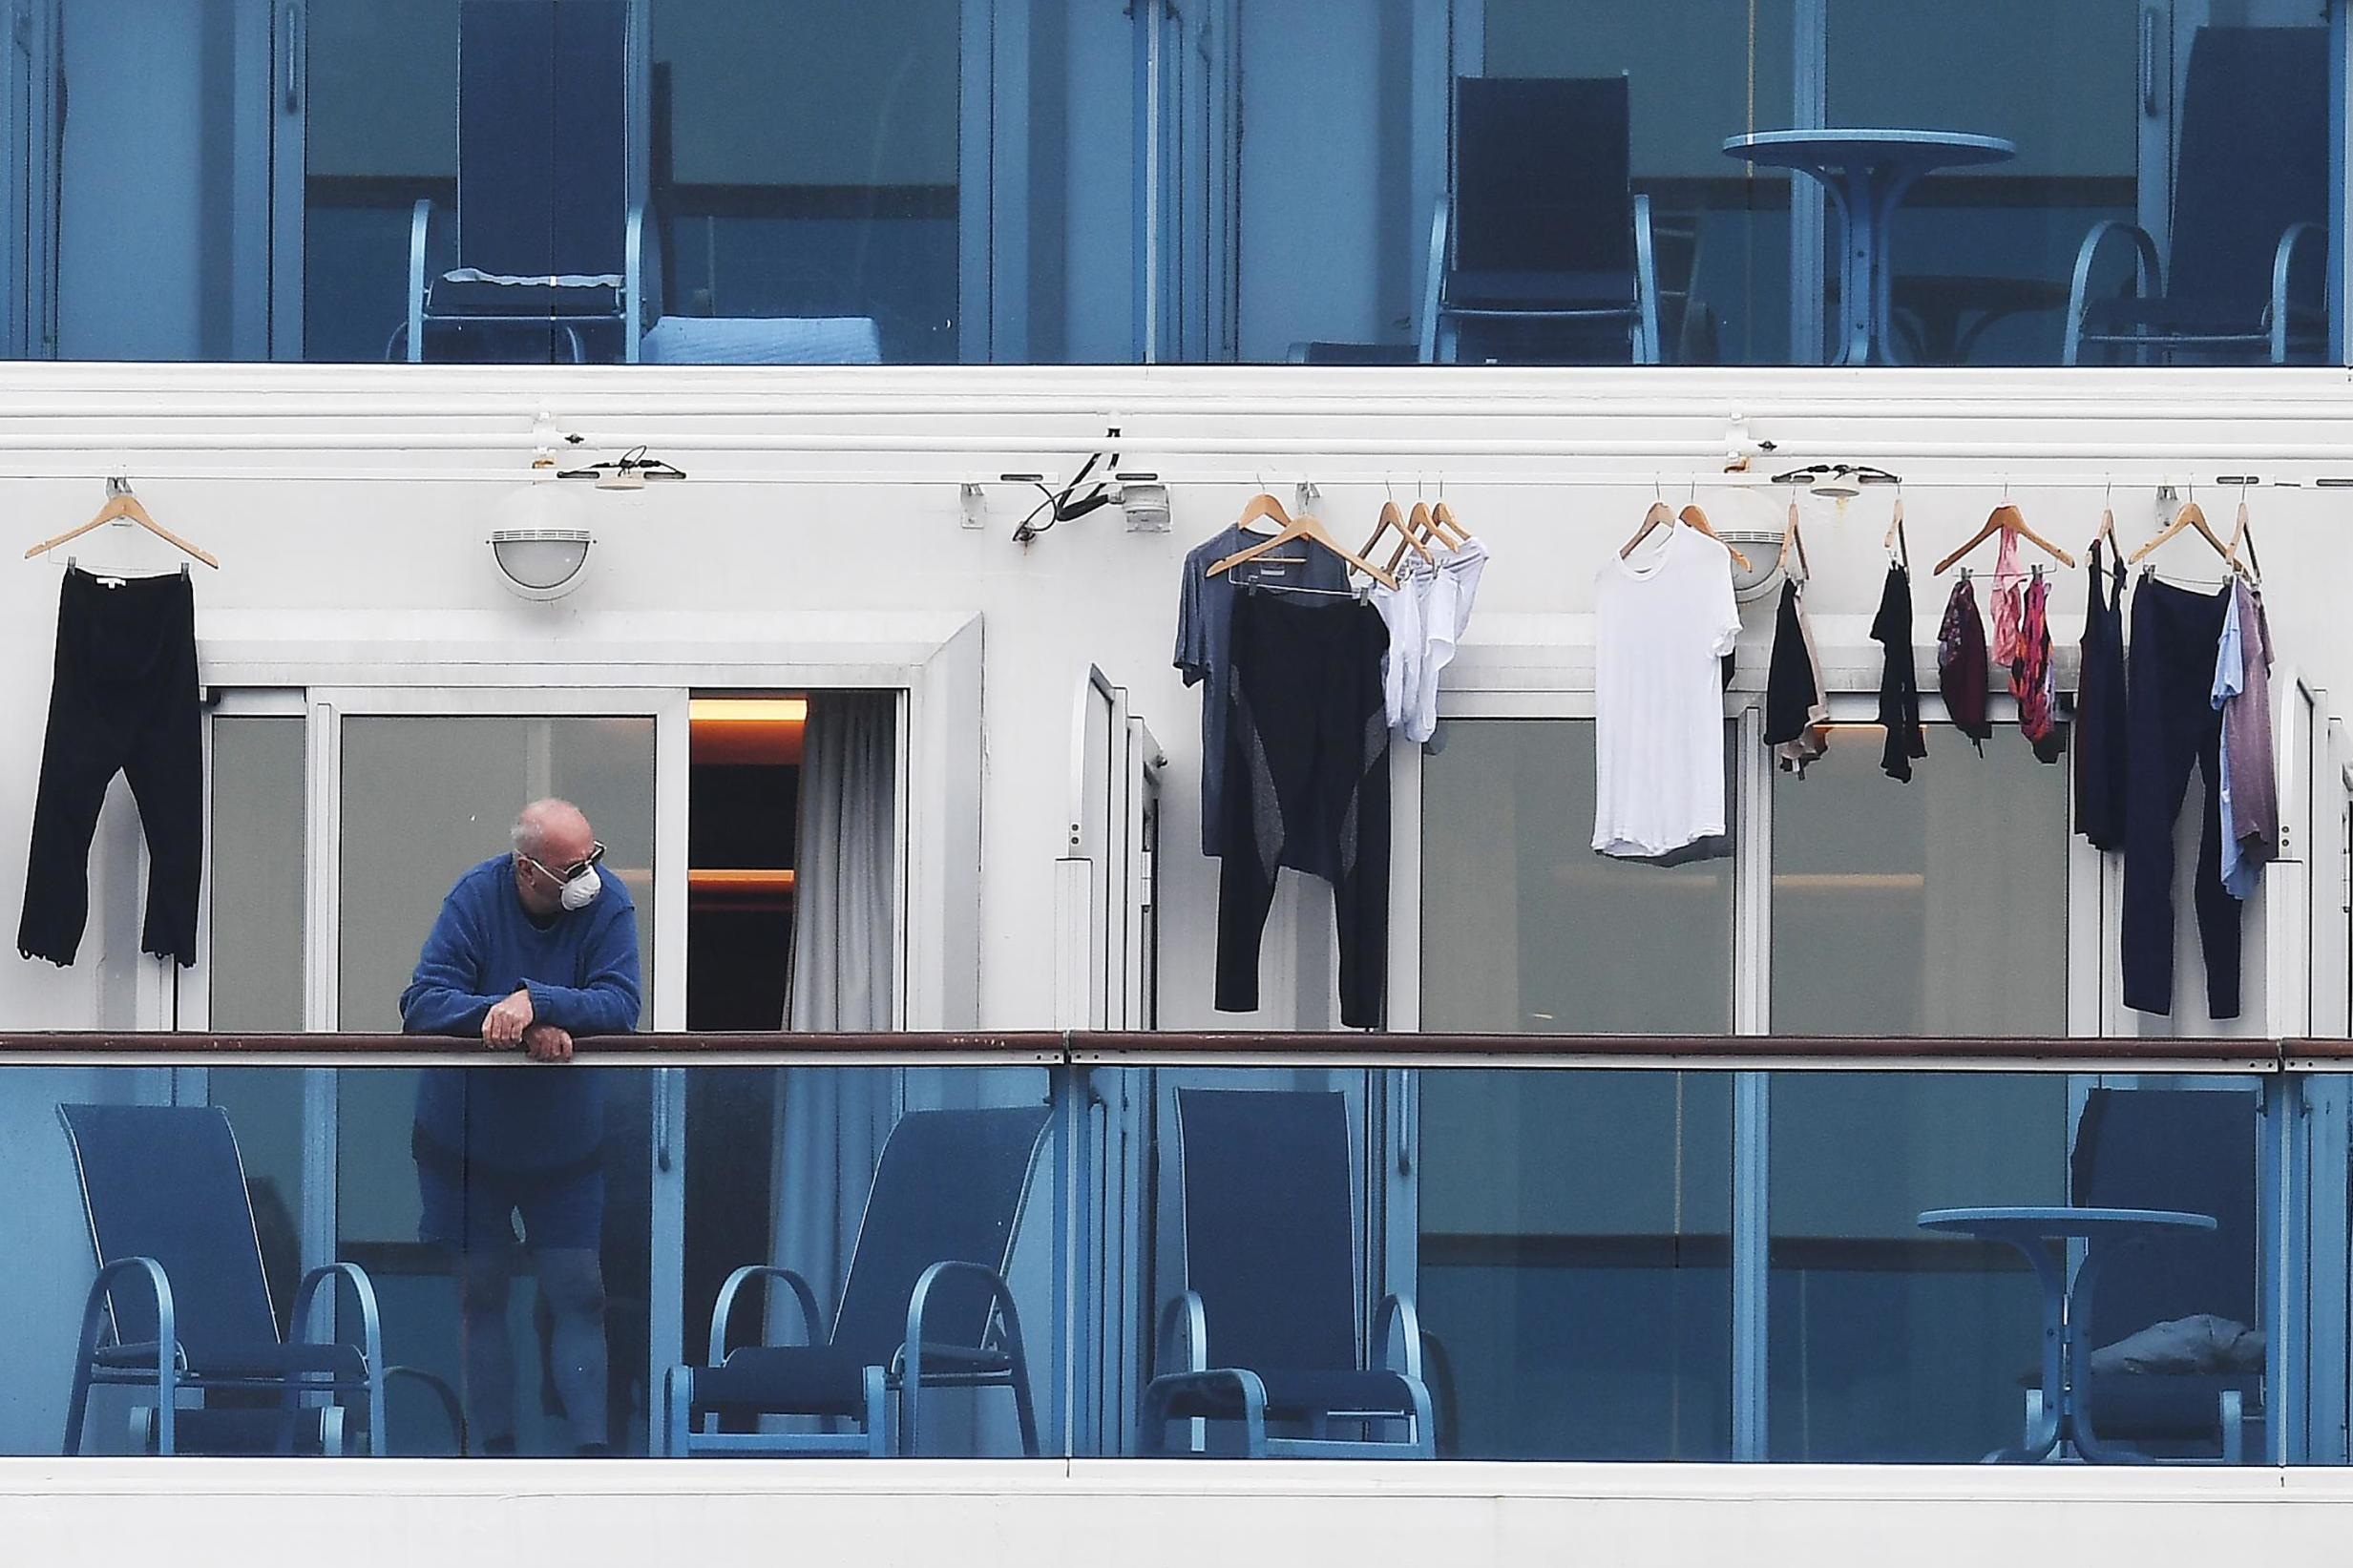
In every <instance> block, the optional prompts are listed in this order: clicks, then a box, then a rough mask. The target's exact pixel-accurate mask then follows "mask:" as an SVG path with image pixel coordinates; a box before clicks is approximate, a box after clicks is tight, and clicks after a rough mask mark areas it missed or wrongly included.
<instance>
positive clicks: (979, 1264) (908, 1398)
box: [662, 1105, 1051, 1458]
mask: <svg viewBox="0 0 2353 1568" xmlns="http://www.w3.org/2000/svg"><path fill="white" fill-rule="evenodd" d="M1050 1114H1051V1113H1050V1112H1049V1111H1048V1109H1047V1108H1046V1107H1045V1106H1042V1105H1034V1106H1017V1107H1012V1108H1009V1109H1001V1110H982V1111H910V1112H908V1113H907V1115H905V1116H903V1117H901V1118H900V1119H899V1120H898V1124H897V1125H896V1126H894V1127H893V1128H892V1129H891V1137H890V1139H889V1140H888V1141H887V1142H885V1143H884V1144H883V1149H882V1160H881V1161H880V1163H879V1164H878V1166H877V1167H876V1169H875V1171H874V1185H873V1187H872V1190H871V1191H870V1192H869V1193H868V1194H867V1200H866V1213H865V1216H864V1217H863V1218H862V1219H861V1220H860V1221H859V1223H858V1241H857V1245H856V1246H855V1247H854V1248H853V1249H852V1250H851V1257H850V1268H849V1272H848V1274H847V1275H846V1276H845V1277H844V1279H843V1281H842V1299H841V1306H840V1309H839V1310H838V1311H837V1312H836V1313H835V1314H834V1318H833V1332H832V1333H831V1334H830V1335H823V1332H822V1328H821V1326H820V1323H819V1319H818V1311H817V1297H816V1293H815V1292H814V1291H813V1290H811V1289H810V1288H809V1282H808V1281H807V1280H806V1279H804V1278H802V1277H801V1276H800V1275H799V1274H797V1273H795V1272H793V1271H792V1270H791V1269H789V1268H785V1267H780V1266H773V1265H760V1264H751V1265H746V1266H744V1267H742V1268H739V1269H737V1270H736V1271H735V1272H734V1273H732V1274H729V1275H728V1276H727V1279H726V1283H725V1285H723V1286H720V1289H719V1300H718V1301H717V1302H716V1303H715V1304H714V1305H713V1306H712V1307H711V1338H710V1359H709V1361H708V1363H707V1364H705V1365H704V1366H701V1367H683V1366H682V1367H673V1368H671V1369H670V1373H669V1376H668V1377H667V1378H666V1379H665V1380H664V1383H663V1388H662V1406H663V1421H662V1432H663V1443H662V1452H663V1453H666V1454H670V1455H673V1456H681V1455H687V1454H698V1453H851V1454H871V1455H873V1456H875V1457H880V1456H882V1455H885V1454H888V1453H921V1452H922V1449H921V1434H920V1431H919V1427H918V1421H919V1417H920V1411H921V1395H922V1394H923V1392H924V1391H925V1390H935V1389H994V1388H1009V1389H1011V1390H1013V1405H1014V1412H1015V1414H1016V1416H1017V1417H1018V1419H1019V1422H1020V1427H1021V1452H1022V1453H1025V1454H1028V1455H1029V1456H1031V1457H1033V1458H1035V1457H1036V1456H1037V1453H1038V1418H1037V1414H1036V1412H1035V1410H1034V1408H1033V1407H1032V1404H1031V1400H1030V1386H1029V1363H1028V1359H1027V1357H1026V1356H1025V1355H1024V1353H1023V1351H1022V1348H1021V1320H1020V1317H1019V1314H1018V1313H1017V1312H1016V1311H1015V1309H1014V1303H1013V1291H1012V1288H1011V1287H1010V1286H1007V1285H1006V1283H1005V1269H1006V1265H1007V1264H1008V1262H1009V1260H1010V1259H1011V1256H1012V1253H1013V1244H1014V1236H1015V1233H1016V1232H1017V1231H1018V1230H1019V1226H1020V1217H1021V1206H1022V1203H1023V1201H1024V1199H1025V1197H1026V1196H1027V1193H1028V1190H1029V1181H1030V1173H1031V1171H1032V1169H1033V1168H1034V1167H1035V1166H1036V1164H1037V1162H1038V1151H1039V1149H1040V1147H1041V1146H1042V1144H1043V1141H1044V1137H1045V1130H1046V1123H1047V1119H1048V1117H1049V1116H1050ZM755 1278H758V1279H767V1280H775V1281H781V1282H782V1283H783V1284H784V1285H785V1286H788V1288H789V1289H790V1290H791V1291H792V1295H793V1298H794V1299H795V1300H796V1301H798V1302H799V1303H800V1307H801V1322H802V1325H803V1328H804V1331H805V1334H806V1339H805V1342H804V1343H802V1344H799V1345H750V1346H742V1347H739V1348H736V1349H734V1350H732V1351H730V1350H728V1349H727V1348H726V1333H727V1315H728V1312H729V1310H730V1309H731V1308H732V1307H734V1305H735V1297H736V1292H737V1291H739V1290H740V1289H742V1288H743V1286H745V1285H746V1283H747V1282H749V1281H751V1280H753V1279H755ZM893 1394H895V1395H896V1396H897V1405H898V1409H897V1414H898V1420H897V1423H896V1424H897V1429H898V1440H897V1442H896V1443H895V1444H893V1441H892V1425H893V1423H892V1421H891V1419H890V1417H891V1406H890V1402H891V1397H892V1395H893ZM764 1415H813V1416H824V1417H827V1418H828V1420H827V1425H828V1427H829V1428H830V1427H831V1426H832V1425H833V1423H834V1422H835V1421H838V1420H843V1419H847V1420H850V1421H851V1422H854V1423H856V1424H857V1428H858V1430H856V1431H854V1432H837V1431H826V1432H719V1431H717V1430H716V1427H717V1425H718V1421H719V1419H720V1418H721V1417H735V1418H739V1419H744V1418H756V1417H759V1416H764ZM698 1424H700V1426H701V1429H702V1430H700V1431H698V1430H696V1428H697V1426H698Z"/></svg>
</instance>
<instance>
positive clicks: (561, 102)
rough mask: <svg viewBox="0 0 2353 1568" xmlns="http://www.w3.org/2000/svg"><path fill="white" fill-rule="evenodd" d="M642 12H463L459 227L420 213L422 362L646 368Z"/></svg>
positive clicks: (560, 5)
mask: <svg viewBox="0 0 2353 1568" xmlns="http://www.w3.org/2000/svg"><path fill="white" fill-rule="evenodd" d="M631 10H632V6H631V4H630V0H464V3H463V4H462V5H461V6H460V8H459V11H458V62H457V65H458V86H457V212H456V215H455V218H456V221H455V224H454V228H453V232H451V233H447V234H441V235H436V233H435V224H434V221H433V219H434V213H433V204H432V202H431V201H430V200H427V201H419V202H418V203H417V204H416V205H415V207H414V208H413V209H412V210H411V212H410V222H409V319H408V322H407V324H406V325H405V327H404V328H403V330H402V332H401V333H399V334H396V338H399V339H402V340H405V344H406V348H407V353H408V358H409V359H410V361H411V362H412V363H413V362H416V361H420V360H423V359H426V358H428V357H429V350H430V357H431V358H436V359H441V358H467V359H495V360H507V361H512V360H515V359H526V360H532V361H545V360H555V359H558V358H561V359H568V360H570V361H572V362H574V363H576V364H577V363H580V362H582V361H586V360H590V359H601V360H616V359H619V360H626V361H628V362H630V363H632V364H634V363H636V361H637V358H638V335H639V332H640V329H641V321H640V316H641V311H642V308H643V304H642V300H641V286H640V281H641V278H642V277H643V272H644V266H643V244H644V240H643V229H644V215H643V211H642V208H641V205H640V204H639V202H638V201H636V200H635V199H633V186H634V181H633V179H632V162H633V159H634V157H636V154H635V151H634V149H633V145H632V138H631V136H630V135H629V123H630V105H631V102H632V101H633V98H634V94H633V92H632V84H631V81H630V73H629V29H630V14H631ZM445 225H446V220H445ZM435 257H438V258H439V259H440V261H439V264H436V263H435V261H433V258H435Z"/></svg>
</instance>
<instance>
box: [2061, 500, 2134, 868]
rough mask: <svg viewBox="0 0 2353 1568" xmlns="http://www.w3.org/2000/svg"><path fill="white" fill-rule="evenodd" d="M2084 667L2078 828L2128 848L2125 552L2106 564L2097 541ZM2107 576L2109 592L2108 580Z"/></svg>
mask: <svg viewBox="0 0 2353 1568" xmlns="http://www.w3.org/2000/svg"><path fill="white" fill-rule="evenodd" d="M2090 578H2091V596H2090V600H2089V601H2088V607H2087V608H2086V610H2085V611H2084V640H2083V669H2082V673H2081V674H2080V675H2079V676H2077V678H2076V682H2075V725H2074V728H2075V831H2077V832H2078V833H2081V834H2082V835H2083V836H2084V837H2085V838H2087V839H2090V841H2091V844H2092V847H2094V848H2099V849H2121V848H2123V847H2124V843H2125V837H2124V830H2125V824H2126V822H2127V821H2128V818H2127V816H2126V811H2125V802H2126V797H2127V794H2128V788H2127V781H2128V779H2129V778H2130V773H2129V771H2128V760H2129V752H2128V746H2127V742H2126V735H2127V728H2126V725H2127V720H2126V703H2125V676H2124V556H2123V554H2122V553H2121V552H2119V553H2117V554H2116V555H2115V556H2114V557H2113V559H2112V560H2111V565H2110V569H2109V570H2106V571H2103V570H2102V568H2101V566H2100V541H2098V540H2097V539H2094V540H2093V541H2092V542H2091V570H2090ZM2103 578H2105V579H2106V583H2105V592H2103V582H2102V579H2103Z"/></svg>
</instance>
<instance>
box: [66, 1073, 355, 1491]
mask: <svg viewBox="0 0 2353 1568" xmlns="http://www.w3.org/2000/svg"><path fill="white" fill-rule="evenodd" d="M57 1115H58V1118H59V1119H61V1120H62V1121H64V1123H65V1131H66V1139H67V1141H68V1142H69V1143H70V1144H71V1145H72V1146H73V1150H74V1168H75V1170H76V1171H77V1172H78V1173H79V1175H80V1178H81V1184H82V1202H83V1203H84V1204H85V1206H86V1207H87V1208H88V1210H89V1214H90V1237H91V1242H92V1244H93V1245H94V1246H95V1249H96V1252H97V1261H98V1274H97V1278H96V1279H95V1280H93V1281H92V1282H91V1286H90V1295H89V1297H88V1299H87V1301H86V1302H85V1303H84V1305H83V1307H82V1335H81V1348H80V1353H79V1355H78V1356H77V1357H76V1358H75V1361H74V1391H73V1395H72V1399H71V1402H70V1403H69V1405H68V1407H67V1412H66V1429H65V1452H66V1453H69V1454H71V1453H80V1452H81V1443H82V1422H83V1417H84V1416H85V1414H86V1413H87V1411H88V1407H89V1403H90V1390H91V1389H92V1388H94V1387H130V1388H137V1389H142V1390H152V1391H153V1393H154V1395H155V1403H154V1404H153V1405H152V1406H142V1407H140V1408H139V1409H138V1410H137V1411H136V1412H135V1413H134V1416H133V1431H134V1433H135V1436H136V1437H137V1439H138V1440H139V1441H140V1443H141V1446H142V1447H151V1448H152V1449H153V1450H154V1451H155V1452H157V1453H175V1452H204V1453H338V1452H340V1451H341V1450H342V1448H343V1432H344V1419H343V1418H344V1411H343V1408H342V1407H343V1406H344V1405H345V1404H346V1403H347V1401H349V1400H351V1399H354V1398H356V1399H357V1401H358V1402H359V1403H360V1405H361V1422H360V1424H361V1425H363V1426H364V1428H365V1430H366V1432H367V1433H368V1453H384V1452H385V1445H384V1336H383V1331H382V1328H381V1325H380V1323H379V1320H378V1318H377V1315H376V1292H375V1287H374V1286H373V1285H372V1284H370V1282H369V1281H368V1275H367V1273H366V1271H365V1270H363V1269H362V1268H361V1267H360V1266H359V1265H357V1264H340V1263H339V1264H326V1265H323V1266H321V1267H318V1268H314V1269H312V1270H311V1271H310V1272H309V1273H307V1274H305V1275H304V1276H303V1281H302V1284H301V1286H299V1287H298V1288H297V1289H296V1290H295V1292H294V1306H293V1311H292V1313H291V1315H290V1319H289V1321H290V1322H291V1323H292V1324H293V1325H294V1326H295V1327H296V1328H298V1329H299V1328H300V1327H301V1326H302V1325H303V1324H305V1323H306V1322H307V1321H308V1320H309V1315H310V1307H311V1299H312V1297H313V1296H314V1295H316V1294H317V1292H318V1289H319V1287H320V1286H323V1285H326V1284H327V1283H328V1282H330V1281H332V1280H335V1279H338V1278H341V1279H344V1280H347V1281H348V1282H349V1283H350V1286H351V1292H352V1294H353V1295H354V1296H355V1297H356V1298H357V1299H358V1302H359V1311H360V1339H361V1343H360V1344H359V1345H358V1346H351V1345H345V1344H326V1345H310V1344H302V1343H288V1342H285V1341H282V1340H281V1339H280V1338H279V1335H278V1320H277V1318H276V1317H275V1316H274V1315H272V1313H271V1310H270V1297H269V1287H268V1285H267V1283H266V1281H265V1278H264V1276H263V1271H262V1246H261V1243H260V1242H259V1241H258V1240H257V1239H256V1237H255V1234H254V1227H253V1208H252V1205H251V1203H250V1202H248V1200H247V1198H246V1196H245V1171H244V1164H243V1162H242V1160H240V1159H239V1158H238V1153H237V1139H236V1136H235V1135H234V1134H233V1133H231V1132H230V1130H229V1119H228V1114H227V1113H226V1112H224V1111H222V1110H221V1109H220V1108H219V1107H217V1106H205V1105H60V1106H58V1107H57ZM184 1390H195V1391H197V1392H199V1393H200V1394H203V1395H205V1396H207V1397H206V1401H205V1404H206V1408H201V1409H190V1410H182V1409H179V1395H180V1393H181V1392H182V1391H184ZM219 1390H242V1391H241V1392H239V1393H235V1394H232V1395H231V1396H230V1397H229V1398H227V1399H223V1400H221V1401H218V1402H216V1401H214V1400H212V1399H211V1398H210V1397H209V1396H210V1395H211V1394H213V1393H214V1392H216V1391H219ZM254 1390H263V1391H266V1392H269V1393H274V1394H276V1395H278V1396H279V1397H278V1399H277V1400H276V1402H275V1404H274V1405H273V1403H272V1402H271V1401H269V1400H266V1399H262V1398H259V1397H257V1396H256V1393H255V1392H254ZM320 1399H324V1400H325V1401H326V1404H325V1405H324V1406H322V1405H319V1404H316V1403H313V1401H316V1400H320Z"/></svg>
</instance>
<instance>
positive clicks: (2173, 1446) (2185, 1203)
mask: <svg viewBox="0 0 2353 1568" xmlns="http://www.w3.org/2000/svg"><path fill="white" fill-rule="evenodd" d="M2256 1115H2257V1103H2256V1097H2255V1095H2254V1094H2253V1093H2251V1092H2247V1091H2241V1090H2222V1089H2196V1090H2193V1089H2094V1090H2091V1091H2090V1094H2089V1095H2088V1096H2087V1097H2086V1098H2085V1101H2084V1110H2083V1117H2082V1119H2081V1120H2080V1121H2079V1122H2078V1123H2077V1124H2076V1132H2075V1147H2074V1151H2073V1155H2072V1159H2071V1176H2072V1183H2071V1185H2072V1191H2073V1195H2074V1199H2073V1201H2074V1202H2076V1203H2078V1204H2083V1205H2089V1206H2096V1207H2107V1208H2156V1209H2180V1210H2184V1211H2187V1212H2189V1213H2192V1214H2211V1215H2213V1216H2214V1217H2215V1220H2216V1228H2215V1229H2214V1230H2211V1231H2184V1232H2180V1233H2170V1232H2169V1233H2167V1234H2165V1235H2162V1236H2157V1237H2153V1238H2152V1239H2151V1240H2149V1241H2146V1242H2143V1243H2141V1244H2138V1245H2135V1246H2131V1247H2126V1248H2122V1249H2120V1250H2118V1251H2116V1252H2114V1253H2113V1254H2111V1256H2110V1258H2109V1260H2108V1261H2107V1262H2106V1263H2105V1264H2104V1265H2102V1270H2101V1274H2100V1282H2099V1290H2098V1292H2097V1293H2096V1295H2095V1297H2094V1299H2093V1300H2092V1302H2091V1304H2090V1305H2091V1312H2090V1325H2089V1333H2088V1335H2087V1339H2088V1342H2089V1343H2090V1345H2091V1346H2092V1347H2093V1350H2092V1365H2091V1367H2090V1369H2089V1377H2090V1387H2089V1395H2088V1399H2087V1401H2086V1404H2087V1408H2088V1409H2089V1410H2090V1415H2091V1424H2092V1430H2094V1431H2095V1432H2098V1433H2099V1434H2100V1437H2101V1439H2102V1441H2103V1442H2106V1443H2109V1444H2111V1445H2114V1446H2117V1447H2120V1448H2123V1449H2126V1450H2130V1451H2132V1453H2138V1454H2141V1455H2145V1456H2149V1457H2163V1458H2172V1459H2194V1458H2205V1459H2210V1460H2219V1461H2221V1462H2223V1463H2226V1464H2230V1463H2237V1461H2238V1460H2239V1459H2240V1458H2241V1457H2242V1456H2243V1454H2244V1453H2245V1450H2246V1446H2247V1443H2246V1438H2247V1434H2248V1432H2250V1431H2251V1430H2255V1429H2258V1428H2259V1426H2260V1424H2261V1420H2262V1413H2261V1404H2262V1386H2263V1383H2262V1367H2261V1364H2260V1351H2261V1346H2262V1341H2261V1339H2260V1337H2259V1336H2255V1335H2253V1333H2252V1330H2253V1329H2254V1328H2255V1327H2256V1326H2257V1325H2258V1324H2259V1323H2260V1322H2261V1317H2260V1311H2259V1307H2258V1293H2257V1263H2256V1259H2257V1251H2256V1228H2257V1226H2256ZM2209 1323H2212V1324H2216V1325H2227V1326H2230V1328H2234V1329H2237V1330H2240V1331H2239V1332H2237V1333H2235V1334H2234V1333H2231V1332H2229V1331H2228V1330H2226V1331H2225V1332H2224V1333H2223V1334H2221V1335H2216V1334H2215V1333H2213V1332H2211V1331H2209V1330H2208V1328H2207V1325H2208V1324H2209ZM2218 1340H2227V1341H2230V1342H2232V1343H2230V1344H2227V1345H2218V1344H2217V1341H2218ZM2119 1342H2124V1344H2123V1345H2122V1346H2121V1347H2120V1346H2119ZM2119 1349H2122V1350H2125V1351H2127V1352H2129V1353H2125V1354H2119V1353H2117V1352H2118V1350H2119ZM2217 1349H2220V1350H2223V1351H2225V1352H2228V1351H2232V1350H2235V1351H2237V1355H2236V1357H2235V1358H2234V1357H2233V1356H2231V1355H2230V1354H2228V1353H2225V1354H2222V1355H2216V1353H2215V1352H2216V1350H2217ZM2232 1359H2237V1360H2238V1361H2240V1362H2242V1363H2243V1362H2248V1361H2252V1362H2253V1365H2238V1366H2235V1367H2227V1368H2224V1367H2215V1368H2213V1369H2205V1370H2196V1369H2191V1368H2192V1367H2194V1366H2196V1365H2200V1364H2203V1363H2212V1362H2216V1361H2227V1360H2232ZM2128 1362H2139V1363H2142V1364H2143V1365H2144V1366H2145V1368H2146V1369H2140V1370H2132V1369H2124V1367H2122V1366H2117V1365H2114V1364H2118V1363H2128ZM2104 1363H2105V1364H2110V1365H2109V1366H2107V1367H2104V1365H2103V1364H2104ZM2162 1367H2179V1368H2181V1369H2178V1370H2169V1369H2158V1368H2162ZM2027 1397H2028V1410H2027V1428H2028V1430H2029V1431H2032V1430H2034V1429H2035V1428H2036V1427H2038V1426H2039V1425H2040V1422H2039V1420H2038V1419H2037V1418H2038V1417H2039V1415H2040V1414H2041V1411H2040V1410H2039V1409H2038V1408H2036V1407H2037V1405H2038V1403H2039V1400H2040V1397H2041V1390H2035V1391H2034V1392H2033V1393H2030V1394H2029V1395H2028V1396H2027Z"/></svg>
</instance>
